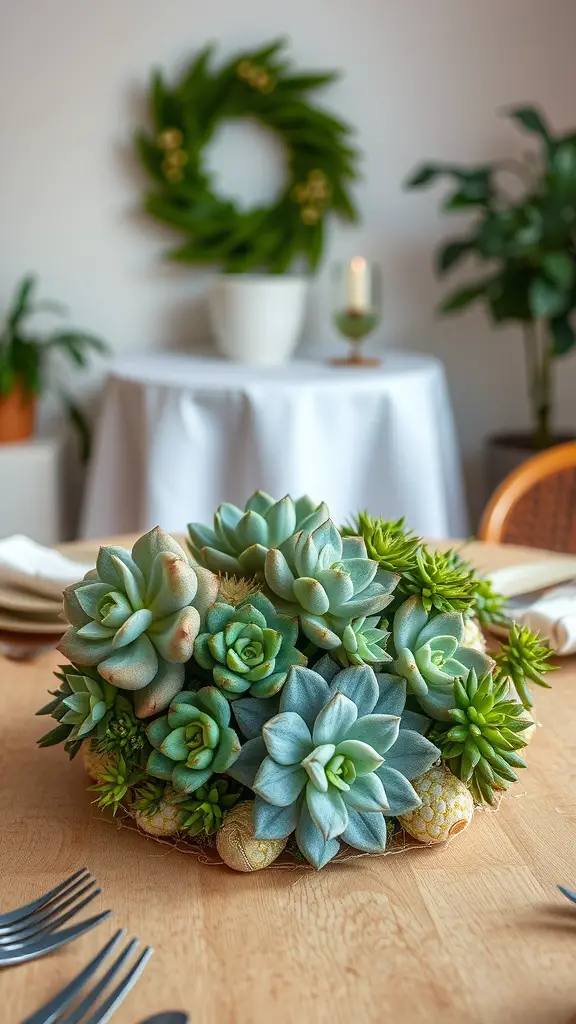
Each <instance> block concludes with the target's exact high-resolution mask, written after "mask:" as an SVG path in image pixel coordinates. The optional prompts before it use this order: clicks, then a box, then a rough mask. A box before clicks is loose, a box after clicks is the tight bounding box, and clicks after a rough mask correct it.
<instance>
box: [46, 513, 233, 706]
mask: <svg viewBox="0 0 576 1024" xmlns="http://www.w3.org/2000/svg"><path fill="white" fill-rule="evenodd" d="M217 591H218V581H217V579H216V577H215V576H213V575H212V574H211V573H209V572H207V570H205V569H202V568H200V567H197V568H196V569H195V568H193V567H192V566H191V565H190V564H189V562H188V559H187V557H186V554H185V552H184V551H183V550H182V548H181V547H180V545H179V544H178V543H177V542H176V541H175V540H174V539H173V538H172V537H170V535H169V534H167V533H165V532H164V531H163V530H161V529H160V528H159V527H157V528H156V529H155V530H151V531H150V533H147V534H145V536H143V537H141V538H140V540H138V541H137V542H136V544H135V545H134V547H133V549H132V552H129V551H127V550H126V548H121V547H103V548H100V552H99V554H98V559H97V562H96V569H95V570H93V571H92V572H90V573H88V575H87V576H86V577H85V578H84V579H83V580H82V581H81V582H80V583H74V584H73V585H72V586H70V587H68V588H67V589H66V590H65V591H64V610H65V613H66V615H67V618H68V620H69V622H70V623H71V626H70V629H68V631H67V632H66V633H65V634H64V636H63V638H62V641H61V643H60V650H61V651H62V653H63V654H64V655H66V657H68V658H69V659H70V660H71V661H73V662H74V663H75V664H77V665H80V666H96V667H97V668H98V671H99V673H100V675H101V676H102V677H103V679H105V680H106V681H107V682H108V683H111V684H112V685H113V686H116V687H119V688H120V689H122V690H134V691H137V692H136V695H135V697H134V703H135V706H136V714H137V715H138V717H140V718H145V717H148V716H149V715H152V714H155V713H157V712H158V711H163V710H164V709H165V708H166V707H168V705H169V704H170V701H171V700H172V698H173V697H174V696H175V695H176V694H177V693H178V692H179V691H180V690H181V689H182V687H183V685H184V664H185V662H187V661H189V660H190V658H191V657H192V652H193V649H194V640H195V638H196V636H197V634H198V632H199V629H200V623H201V618H202V617H203V615H204V613H205V611H206V608H207V607H208V605H209V604H211V603H212V601H214V600H215V598H216V594H217Z"/></svg>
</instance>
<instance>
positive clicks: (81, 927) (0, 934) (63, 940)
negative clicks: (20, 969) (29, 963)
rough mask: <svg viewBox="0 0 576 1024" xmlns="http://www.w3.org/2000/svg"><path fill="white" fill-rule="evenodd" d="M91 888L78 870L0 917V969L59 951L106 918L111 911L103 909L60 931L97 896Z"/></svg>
mask: <svg viewBox="0 0 576 1024" xmlns="http://www.w3.org/2000/svg"><path fill="white" fill-rule="evenodd" d="M95 885H96V880H95V879H94V878H93V877H92V875H91V874H90V872H89V871H88V870H87V869H86V868H82V869H81V870H80V871H77V872H76V873H75V874H73V875H71V876H70V878H67V879H66V881H65V882H62V883H61V884H60V885H57V886H56V888H55V889H51V891H50V892H47V893H44V895H43V896H40V898H39V899H37V900H34V901H33V902H32V903H28V904H26V906H23V907H19V908H18V909H17V910H11V911H10V912H9V913H7V914H0V967H8V966H10V965H11V964H19V963H24V962H25V961H26V960H34V959H35V958H36V957H39V956H44V955H45V954H46V953H51V952H52V951H53V950H55V949H60V948H61V947H62V946H65V945H66V944H67V943H68V942H72V941H73V940H74V939H77V938H79V937H80V936H81V935H84V934H85V932H87V931H90V929H91V928H95V927H96V925H98V924H100V922H101V921H104V920H105V919H106V918H107V917H109V916H110V914H111V913H112V911H111V910H105V911H103V913H101V914H97V915H96V916H95V917H90V918H88V919H87V920H86V921H80V922H79V923H78V924H76V925H74V926H73V927H72V928H67V929H62V928H61V925H64V924H66V922H67V921H70V920H71V919H72V918H73V917H76V915H77V914H78V913H79V912H80V911H81V910H83V909H84V907H86V906H88V904H89V903H91V902H92V900H93V899H94V898H95V897H96V896H98V895H99V894H100V892H101V889H95V888H94V886H95ZM83 897H84V898H83ZM58 929H60V930H58Z"/></svg>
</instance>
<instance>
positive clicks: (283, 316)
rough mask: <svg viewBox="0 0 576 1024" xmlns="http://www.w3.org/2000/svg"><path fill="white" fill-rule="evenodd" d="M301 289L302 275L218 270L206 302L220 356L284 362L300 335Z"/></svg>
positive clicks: (304, 287)
mask: <svg viewBox="0 0 576 1024" xmlns="http://www.w3.org/2000/svg"><path fill="white" fill-rule="evenodd" d="M307 292H308V280H307V278H305V277H292V276H288V275H286V276H281V275H276V274H271V275H268V276H267V275H264V274H262V275H260V274H223V275H222V276H221V277H219V278H217V280H216V281H215V282H214V284H213V285H212V288H211V291H210V295H209V302H210V316H211V320H212V329H213V331H214V334H215V336H216V340H217V343H218V348H219V350H220V352H221V353H222V355H225V356H227V357H228V358H229V359H234V360H236V361H237V362H241V363H253V364H255V365H257V366H279V365H280V364H282V363H285V362H286V361H287V360H288V359H290V356H291V355H292V353H293V352H294V349H295V348H296V345H297V344H298V341H299V338H300V332H301V329H302V321H303V319H304V312H305V308H306V297H307Z"/></svg>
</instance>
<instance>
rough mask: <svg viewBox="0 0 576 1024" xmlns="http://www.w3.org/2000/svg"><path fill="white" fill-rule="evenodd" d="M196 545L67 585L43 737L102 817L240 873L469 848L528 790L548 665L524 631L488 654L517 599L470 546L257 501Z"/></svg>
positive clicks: (196, 537)
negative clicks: (473, 559)
mask: <svg viewBox="0 0 576 1024" xmlns="http://www.w3.org/2000/svg"><path fill="white" fill-rule="evenodd" d="M188 543H189V551H188V552H186V551H185V550H184V549H183V548H182V547H181V546H180V544H178V543H177V541H175V540H174V539H173V538H172V537H170V536H169V535H168V534H166V533H164V531H162V530H161V529H160V528H156V529H155V530H152V531H151V532H150V533H147V534H146V535H145V536H144V537H141V538H140V539H139V540H138V541H137V542H136V544H135V545H134V547H133V548H132V550H131V551H128V550H127V549H125V548H121V547H103V548H101V550H100V553H99V555H98V559H97V563H96V568H95V569H94V570H93V571H92V572H90V573H88V575H87V576H86V577H85V578H84V579H83V580H82V581H81V582H79V583H76V584H74V585H73V586H71V587H68V588H67V590H66V591H65V594H64V610H65V613H66V616H67V618H68V621H69V623H70V627H69V629H68V630H67V632H66V633H65V635H64V637H63V639H62V642H61V645H60V650H61V652H62V654H63V655H64V656H65V657H66V658H68V660H69V664H65V665H62V666H61V667H60V670H59V671H58V672H57V673H56V675H57V679H58V687H57V689H55V690H53V691H51V696H52V699H51V701H50V702H49V703H48V704H47V705H46V706H45V707H43V708H42V709H41V710H40V711H39V712H38V714H40V715H50V716H51V717H52V718H53V719H54V720H55V723H56V724H55V726H54V727H53V728H52V730H51V731H50V732H48V733H47V734H46V735H45V736H43V737H42V739H41V740H40V741H39V743H40V745H41V746H43V747H48V746H53V745H56V744H63V745H64V748H65V750H66V751H67V753H68V754H69V756H70V758H74V757H75V756H76V755H77V754H78V752H79V751H80V750H82V752H83V755H84V759H85V762H86V766H87V769H88V771H89V774H90V776H91V779H92V781H93V782H94V785H92V786H91V787H90V789H91V790H92V791H94V792H95V793H96V794H97V796H96V800H97V802H98V804H99V806H100V807H102V808H103V809H107V810H108V811H109V812H112V813H113V814H115V815H120V816H121V817H122V819H123V820H124V819H126V820H132V821H133V822H134V824H135V825H136V826H137V827H138V828H140V829H142V830H143V831H144V832H146V833H147V834H149V835H151V836H154V837H157V838H161V839H164V840H165V841H167V842H168V841H171V842H174V841H175V840H178V842H180V843H183V844H186V843H188V844H189V845H190V848H191V849H194V847H195V846H196V847H197V846H198V844H199V843H201V844H202V846H203V847H206V846H211V847H212V848H213V849H214V856H216V851H218V853H219V854H220V856H221V857H222V859H223V860H224V861H225V862H226V863H227V864H229V866H231V867H234V868H236V869H237V870H239V871H252V870H258V869H259V868H262V867H266V866H267V865H268V864H271V863H272V862H273V861H274V860H275V859H276V857H278V856H279V855H280V854H281V853H282V851H283V850H286V852H285V854H284V856H293V857H296V858H297V859H300V860H301V861H307V862H308V863H309V864H311V865H313V866H314V867H315V868H321V867H324V865H326V864H327V863H329V862H330V861H331V860H333V859H334V858H335V857H336V856H346V853H347V851H353V852H354V851H356V852H357V851H360V852H361V853H363V854H382V853H384V852H386V850H387V847H388V846H389V845H390V843H392V844H394V843H397V840H398V837H400V840H401V842H403V841H405V840H404V839H402V837H406V836H407V835H408V836H411V837H413V840H412V841H414V840H417V841H421V842H426V843H435V842H440V841H442V840H445V839H447V838H449V837H453V836H454V835H456V834H458V833H459V832H460V831H462V830H463V829H464V828H465V827H466V826H467V825H468V824H469V823H470V821H471V820H472V817H473V812H474V807H475V806H477V805H480V804H488V805H492V806H494V805H497V804H498V801H499V799H500V797H501V796H502V794H503V793H504V792H505V790H507V789H508V788H509V787H510V786H511V785H512V784H513V783H514V782H515V781H517V778H518V776H517V772H518V771H519V770H521V769H523V768H525V767H526V763H525V760H524V758H523V756H522V753H521V751H522V749H523V748H524V747H525V746H526V742H527V737H528V735H529V733H530V731H531V726H532V724H533V721H532V717H531V715H530V713H529V709H531V708H532V705H533V697H532V693H531V688H532V685H533V684H536V685H538V686H547V685H548V684H547V682H546V679H545V674H546V672H547V671H548V670H549V668H550V665H549V658H550V652H549V650H548V648H547V647H546V646H545V645H544V644H542V643H541V642H540V640H539V638H538V637H537V636H536V635H535V634H533V633H530V632H529V631H528V630H527V629H525V628H523V629H519V628H518V627H516V626H513V625H512V627H511V629H510V633H509V637H508V641H507V643H505V644H503V645H502V647H501V650H500V652H499V653H497V654H495V655H494V656H493V657H492V656H490V655H489V654H487V653H486V645H485V642H484V638H483V636H482V632H481V625H486V624H488V623H489V622H490V621H497V622H502V621H505V606H504V603H503V599H502V598H500V597H499V595H498V594H496V593H495V592H494V590H493V589H492V586H491V584H490V581H489V580H487V579H485V578H483V577H481V576H479V575H478V573H477V572H476V571H475V570H474V569H473V568H472V567H471V566H470V565H468V564H467V563H466V562H464V561H463V560H462V558H461V557H460V555H459V554H458V553H457V552H456V551H449V552H447V553H446V552H445V553H439V552H436V551H432V550H430V549H429V548H428V547H427V546H426V545H425V544H424V543H423V542H422V541H421V540H420V539H419V538H418V537H415V536H414V535H413V534H411V533H410V532H409V531H408V530H407V529H406V528H405V526H404V523H403V521H402V520H399V521H398V522H385V521H383V520H381V519H374V518H373V517H371V516H369V515H368V514H367V513H361V514H359V516H358V517H357V519H356V521H355V522H354V523H353V524H352V525H349V526H347V527H343V528H342V529H339V528H338V527H337V526H336V525H335V524H334V523H333V522H332V520H331V519H330V514H329V511H328V509H327V507H326V505H324V504H323V503H316V502H315V501H312V500H311V499H310V498H308V497H307V496H304V497H302V498H299V499H298V500H293V499H292V498H291V497H290V496H286V497H285V498H282V499H280V500H275V499H274V498H272V497H270V496H269V495H267V494H264V493H262V492H257V493H256V494H255V495H253V496H252V497H251V498H250V499H249V501H248V502H247V504H246V506H245V508H244V509H239V508H236V507H235V506H234V505H230V504H224V505H221V506H220V508H219V509H218V510H217V512H216V514H215V517H214V525H213V527H207V526H203V525H202V524H198V523H194V524H191V525H190V527H189V542H188ZM391 837H392V838H391Z"/></svg>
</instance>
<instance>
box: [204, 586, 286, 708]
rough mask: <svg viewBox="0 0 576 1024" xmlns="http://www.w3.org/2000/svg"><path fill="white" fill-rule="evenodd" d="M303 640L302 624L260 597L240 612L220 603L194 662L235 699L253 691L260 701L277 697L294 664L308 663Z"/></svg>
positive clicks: (246, 603)
mask: <svg viewBox="0 0 576 1024" xmlns="http://www.w3.org/2000/svg"><path fill="white" fill-rule="evenodd" d="M297 639H298V620H297V619H296V618H289V616H287V615H279V614H278V613H277V611H276V609H275V608H274V605H273V604H272V603H271V601H269V600H268V598H267V597H264V595H263V594H254V595H252V596H251V597H248V598H246V600H244V601H242V602H241V603H240V604H239V605H238V607H237V608H234V607H232V605H229V604H226V603H224V602H220V601H217V602H216V604H214V605H212V607H211V608H210V609H209V610H208V613H207V615H206V632H205V633H201V634H200V636H198V637H197V638H196V643H195V644H194V657H195V659H196V661H197V663H198V664H199V665H200V666H201V667H202V668H205V669H209V670H210V671H211V672H212V675H213V678H214V682H215V684H216V686H218V687H219V688H220V689H221V690H223V691H224V692H225V693H226V694H227V695H228V696H229V697H230V698H232V697H234V696H236V695H237V694H239V693H245V692H246V691H247V690H250V693H251V694H252V695H253V696H254V697H272V696H273V695H274V694H275V693H277V692H278V691H279V690H280V689H281V688H282V686H283V685H284V681H285V679H286V673H287V671H288V669H289V668H290V666H291V665H305V664H306V658H305V657H304V655H303V654H302V653H301V652H300V651H298V650H297V649H296V646H295V644H296V641H297Z"/></svg>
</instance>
